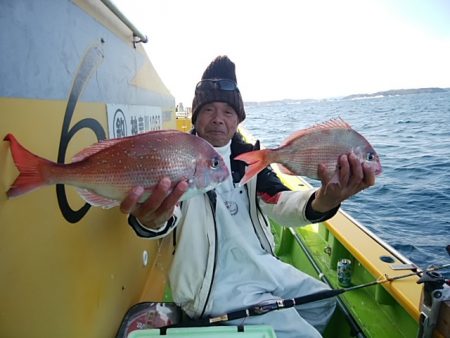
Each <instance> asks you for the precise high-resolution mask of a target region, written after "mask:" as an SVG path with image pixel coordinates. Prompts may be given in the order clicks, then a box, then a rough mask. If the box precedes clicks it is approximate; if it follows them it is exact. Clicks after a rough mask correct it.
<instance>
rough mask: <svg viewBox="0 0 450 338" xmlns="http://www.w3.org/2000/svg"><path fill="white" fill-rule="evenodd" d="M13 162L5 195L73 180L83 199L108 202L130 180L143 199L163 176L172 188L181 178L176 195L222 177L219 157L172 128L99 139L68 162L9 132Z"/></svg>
mask: <svg viewBox="0 0 450 338" xmlns="http://www.w3.org/2000/svg"><path fill="white" fill-rule="evenodd" d="M5 141H9V142H10V147H11V153H12V157H13V160H14V163H15V164H16V166H17V169H18V170H19V172H20V174H19V176H18V177H17V178H16V180H15V182H14V183H13V184H12V186H11V188H10V189H9V190H8V192H7V195H8V197H15V196H19V195H22V194H25V193H27V192H29V191H32V190H34V189H37V188H40V187H42V186H45V185H51V184H68V185H72V186H75V187H77V188H79V189H78V192H79V193H80V195H81V196H82V197H83V199H84V200H86V201H87V202H88V203H89V204H91V205H94V206H102V207H104V208H111V207H114V206H117V205H119V204H120V201H122V200H123V199H124V197H125V196H126V195H127V193H128V192H129V191H130V190H131V189H132V188H133V187H135V186H142V187H144V189H145V193H144V195H143V197H142V199H141V201H143V200H144V199H146V198H147V197H148V196H149V194H150V193H151V191H152V189H153V187H154V186H155V185H156V184H157V183H158V182H159V181H160V180H161V178H163V177H169V178H170V180H171V181H172V188H173V187H174V186H175V184H176V183H178V182H179V181H181V180H185V181H187V182H188V183H189V189H188V191H186V193H185V194H184V195H183V196H182V198H181V199H180V200H186V199H188V198H190V197H192V196H194V195H196V194H199V193H203V192H206V191H208V190H211V189H213V188H214V187H215V186H217V185H218V184H219V183H221V182H222V181H224V180H225V178H227V177H228V175H229V172H228V169H227V167H226V165H225V163H224V161H223V159H222V157H221V156H220V155H219V154H218V153H217V152H216V151H215V150H214V148H213V147H212V146H211V145H210V144H209V143H208V142H207V141H205V140H203V139H202V138H200V137H198V136H195V135H191V134H188V133H183V132H179V131H176V130H159V131H151V132H147V133H143V134H139V135H136V136H130V137H124V138H119V139H111V140H105V141H100V142H99V143H96V144H93V145H91V146H89V147H87V148H85V149H84V150H82V151H81V152H80V153H78V154H77V155H75V157H74V158H73V162H72V163H69V164H59V163H55V162H52V161H49V160H46V159H44V158H41V157H39V156H36V155H34V154H33V153H31V152H30V151H28V150H27V149H25V148H24V147H23V146H22V145H20V144H19V142H18V141H17V140H16V138H15V137H14V136H13V135H12V134H8V135H7V136H6V137H5Z"/></svg>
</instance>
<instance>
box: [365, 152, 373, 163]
mask: <svg viewBox="0 0 450 338" xmlns="http://www.w3.org/2000/svg"><path fill="white" fill-rule="evenodd" d="M374 159H375V153H367V157H366V160H367V161H373V160H374Z"/></svg>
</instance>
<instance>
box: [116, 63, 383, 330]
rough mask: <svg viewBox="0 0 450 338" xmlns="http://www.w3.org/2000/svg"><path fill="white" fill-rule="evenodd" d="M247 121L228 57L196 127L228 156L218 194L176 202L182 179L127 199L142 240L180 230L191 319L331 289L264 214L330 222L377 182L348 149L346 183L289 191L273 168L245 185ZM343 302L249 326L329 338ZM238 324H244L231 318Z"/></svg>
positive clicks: (203, 89)
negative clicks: (281, 249)
mask: <svg viewBox="0 0 450 338" xmlns="http://www.w3.org/2000/svg"><path fill="white" fill-rule="evenodd" d="M244 119H245V110H244V104H243V101H242V98H241V94H240V92H239V89H238V87H237V82H236V75H235V66H234V63H233V62H231V61H230V59H229V58H228V57H226V56H219V57H217V58H216V59H215V60H213V61H212V62H211V64H210V65H209V66H208V68H207V69H206V70H205V72H204V74H203V76H202V80H201V81H200V82H199V83H198V84H197V87H196V90H195V97H194V100H193V104H192V123H193V125H194V130H193V131H192V132H193V133H195V134H196V135H198V136H199V137H202V138H204V139H205V140H207V141H208V142H209V143H211V144H212V145H213V146H214V147H215V149H216V150H217V151H218V152H219V153H220V154H221V155H222V156H223V158H224V160H225V163H226V164H227V166H228V168H229V169H230V172H231V175H230V177H229V178H228V180H227V181H225V182H223V183H222V184H221V185H219V186H218V187H217V188H216V189H215V190H214V191H210V192H208V193H206V194H204V195H199V196H196V197H193V198H191V199H190V200H187V201H184V202H183V203H182V204H181V206H180V205H177V201H178V199H179V198H180V197H181V195H182V194H183V193H184V192H185V191H186V190H187V183H186V182H178V183H177V185H176V186H175V188H174V189H173V191H170V184H171V182H170V180H169V179H168V178H163V179H162V180H161V181H160V182H159V184H158V186H157V187H156V188H155V190H154V192H153V194H152V195H151V196H150V197H149V198H148V199H147V201H145V202H144V203H142V204H139V203H138V202H137V201H138V200H139V197H140V196H141V194H142V193H143V188H142V187H136V188H135V189H133V191H131V192H130V194H129V195H128V197H127V198H126V199H125V200H124V201H123V202H122V204H121V210H122V212H124V213H129V214H130V215H131V216H130V218H129V223H130V225H131V226H132V227H133V229H134V230H135V231H136V233H137V234H138V235H139V236H142V237H148V238H160V237H162V236H165V235H167V234H168V233H170V232H171V231H172V230H173V229H175V228H176V229H177V231H176V251H175V255H174V259H173V263H172V266H171V270H170V274H169V279H170V286H171V289H172V295H173V299H174V301H175V302H176V303H177V304H178V305H180V306H181V307H182V308H183V310H184V311H185V312H186V313H187V314H188V315H189V316H190V317H192V318H199V317H203V316H216V315H220V314H223V313H227V312H230V311H233V310H237V309H242V308H246V307H248V306H251V305H255V304H258V303H264V302H270V301H274V300H276V299H283V298H294V297H299V296H301V295H305V294H310V293H313V292H317V291H320V290H324V289H326V288H327V286H326V285H324V284H323V283H322V282H320V281H318V280H316V279H314V278H312V277H310V276H308V275H306V274H304V273H302V272H301V271H298V270H297V269H295V268H293V267H292V266H290V265H288V264H284V263H282V262H281V261H279V260H278V259H277V258H276V257H274V254H273V244H274V243H273V237H272V234H271V232H270V224H269V221H268V219H267V217H266V216H265V215H267V216H269V217H271V218H273V219H274V220H276V221H278V222H279V223H280V224H283V225H286V226H302V225H306V224H310V223H313V222H322V221H324V220H326V219H328V218H330V217H332V216H333V215H334V214H335V213H336V212H337V210H338V208H339V206H340V203H341V202H342V201H343V200H345V199H346V198H348V197H350V196H352V195H354V194H355V193H357V192H359V191H361V190H363V189H365V188H367V187H369V186H371V185H373V184H374V183H375V175H374V173H373V172H372V171H371V169H370V168H369V167H366V166H365V165H362V164H361V163H360V162H359V160H358V159H357V158H356V157H355V156H354V155H353V154H348V155H342V156H341V157H340V158H339V160H338V162H339V163H337V165H338V167H339V168H340V169H339V180H340V184H338V185H330V186H329V187H328V189H322V188H319V189H318V190H316V191H315V190H314V189H311V190H309V191H290V190H289V189H288V188H287V187H285V186H284V185H283V184H282V183H281V182H280V180H279V179H278V178H277V176H276V175H275V174H274V173H273V171H272V170H271V169H270V167H268V168H266V169H264V170H263V171H261V172H260V173H259V174H258V175H257V177H254V178H252V179H251V180H250V181H249V182H248V183H246V184H245V185H244V186H240V185H239V184H238V183H239V181H240V180H241V178H242V177H243V175H244V173H245V167H246V165H245V163H243V162H241V161H236V160H234V158H235V157H236V156H237V155H238V154H241V153H243V152H248V151H251V150H254V149H256V148H257V147H258V146H256V147H255V146H253V145H251V144H247V143H245V142H243V140H242V139H241V138H240V137H239V134H238V133H237V128H238V125H239V123H240V122H242V121H243V120H244ZM318 172H319V176H320V177H321V181H322V187H323V186H325V185H326V184H327V183H328V182H329V180H330V179H331V178H330V177H327V175H326V173H325V168H324V167H322V166H319V168H318ZM263 212H264V214H265V215H264V214H263ZM334 308H335V300H334V299H331V300H330V299H328V300H323V301H319V302H314V303H309V304H305V305H302V306H298V307H297V308H290V309H285V310H280V311H273V312H270V313H268V314H266V315H263V316H257V317H251V318H248V319H246V320H245V321H244V323H245V324H267V325H271V326H272V327H273V328H274V329H275V331H276V333H277V336H278V337H279V338H286V337H320V336H321V335H320V333H319V332H321V331H323V330H324V328H325V326H326V324H327V323H328V321H329V319H330V317H331V315H332V314H333V311H334ZM236 323H239V324H240V323H242V321H235V322H232V323H231V324H236Z"/></svg>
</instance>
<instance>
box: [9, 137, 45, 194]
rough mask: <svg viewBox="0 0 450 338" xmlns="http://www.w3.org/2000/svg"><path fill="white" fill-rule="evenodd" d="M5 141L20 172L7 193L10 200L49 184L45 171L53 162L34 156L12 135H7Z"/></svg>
mask: <svg viewBox="0 0 450 338" xmlns="http://www.w3.org/2000/svg"><path fill="white" fill-rule="evenodd" d="M4 141H9V143H10V149H11V155H12V157H13V160H14V163H15V164H16V167H17V169H18V170H19V176H18V177H17V178H16V180H15V181H14V183H13V184H12V185H11V187H10V188H9V190H8V191H7V193H6V194H7V195H8V198H11V197H16V196H20V195H22V194H25V193H27V192H29V191H32V190H34V189H37V188H39V187H41V186H43V185H46V184H47V180H46V179H45V177H44V176H43V169H44V168H45V167H47V166H49V165H50V164H52V163H53V162H51V161H48V160H46V159H43V158H41V157H39V156H36V155H34V154H33V153H31V152H30V151H28V150H27V149H25V148H24V147H23V146H22V145H21V144H20V143H19V142H18V141H17V140H16V138H15V137H14V135H12V134H8V135H6V137H5V138H4Z"/></svg>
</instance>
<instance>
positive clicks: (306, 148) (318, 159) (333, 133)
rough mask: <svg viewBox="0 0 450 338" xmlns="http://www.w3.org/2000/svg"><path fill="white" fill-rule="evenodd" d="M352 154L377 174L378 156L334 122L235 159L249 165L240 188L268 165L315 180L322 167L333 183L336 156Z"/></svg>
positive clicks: (347, 128) (338, 121)
mask: <svg viewBox="0 0 450 338" xmlns="http://www.w3.org/2000/svg"><path fill="white" fill-rule="evenodd" d="M351 152H353V153H354V154H355V155H356V156H357V157H358V158H359V160H360V161H361V163H362V162H365V163H367V164H368V165H369V166H370V167H372V168H373V170H374V173H375V175H378V174H380V173H381V171H382V169H381V163H380V158H379V156H378V154H377V153H376V152H375V150H374V149H373V147H372V146H371V145H370V143H369V142H368V141H367V140H366V139H365V138H364V137H363V136H362V135H361V134H359V133H358V132H356V131H355V130H353V129H352V128H351V127H350V125H349V124H348V123H347V122H345V121H344V120H342V119H340V118H339V119H334V120H330V121H328V122H325V123H322V124H318V125H315V126H313V127H310V128H307V129H303V130H300V131H297V132H295V133H294V134H292V135H291V136H289V137H288V138H287V139H286V140H285V141H284V142H283V144H282V145H281V146H280V147H279V148H276V149H263V150H256V151H252V152H248V153H244V154H241V155H239V156H237V157H236V159H237V160H241V161H244V162H246V163H247V164H249V168H248V169H247V171H246V173H245V175H244V177H243V178H242V180H241V184H244V183H246V182H248V181H249V180H250V179H251V178H252V177H253V176H255V175H256V174H258V173H259V172H260V171H261V170H262V169H264V168H265V167H266V166H268V165H269V164H270V163H279V164H280V165H281V166H280V167H281V169H282V171H283V172H285V173H287V174H291V175H300V176H307V177H309V178H313V179H319V177H318V171H317V169H318V165H319V164H324V165H325V166H326V169H327V174H328V176H329V177H332V182H337V181H338V178H337V175H336V165H337V162H338V158H339V156H340V155H343V154H349V153H351Z"/></svg>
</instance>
